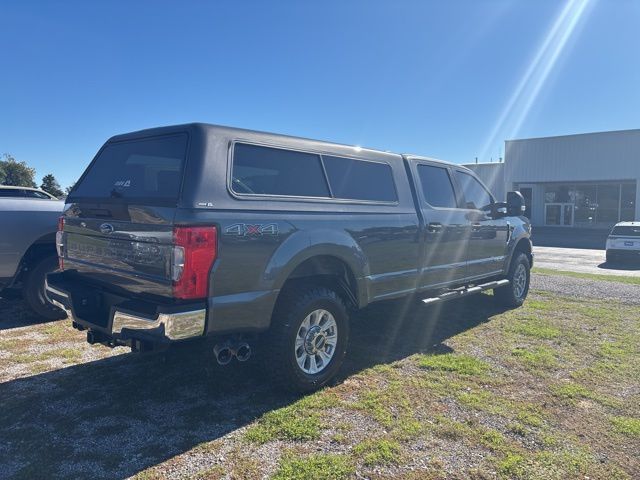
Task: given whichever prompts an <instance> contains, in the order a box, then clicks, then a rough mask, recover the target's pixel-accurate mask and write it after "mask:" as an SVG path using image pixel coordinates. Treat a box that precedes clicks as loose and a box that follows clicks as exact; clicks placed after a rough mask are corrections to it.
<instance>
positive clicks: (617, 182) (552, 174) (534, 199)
mask: <svg viewBox="0 0 640 480" xmlns="http://www.w3.org/2000/svg"><path fill="white" fill-rule="evenodd" d="M466 166H467V167H469V168H471V169H473V170H475V171H476V173H477V174H478V176H479V177H480V178H482V179H483V181H484V182H485V183H486V184H487V185H488V186H489V187H490V188H491V189H492V190H493V191H494V193H495V195H496V197H497V198H504V196H505V192H506V191H509V190H520V192H522V194H523V195H524V197H525V200H526V202H527V216H529V218H530V219H531V223H532V224H533V225H536V226H561V227H574V226H575V227H585V228H610V227H611V226H612V225H613V224H615V223H617V222H619V221H622V220H639V219H640V189H639V188H638V184H640V129H638V130H621V131H614V132H598V133H586V134H579V135H564V136H559V137H544V138H528V139H522V140H507V141H506V142H505V160H504V163H483V164H469V165H466Z"/></svg>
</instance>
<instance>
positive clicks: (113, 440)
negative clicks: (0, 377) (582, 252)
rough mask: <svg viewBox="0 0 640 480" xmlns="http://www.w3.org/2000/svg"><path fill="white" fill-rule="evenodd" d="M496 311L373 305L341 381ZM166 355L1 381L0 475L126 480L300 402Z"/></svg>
mask: <svg viewBox="0 0 640 480" xmlns="http://www.w3.org/2000/svg"><path fill="white" fill-rule="evenodd" d="M502 311H503V310H501V309H497V308H496V307H495V306H494V302H493V299H492V298H491V297H489V296H486V295H480V296H478V297H476V298H475V299H472V300H467V301H463V302H458V303H456V302H453V303H451V304H448V305H446V306H444V307H440V308H437V307H435V306H432V307H429V308H426V307H422V306H421V305H418V304H417V303H416V302H386V303H383V304H380V305H375V306H371V307H369V308H367V309H366V310H365V311H363V312H360V313H359V314H358V315H357V316H356V318H355V319H354V323H353V328H352V335H351V345H350V350H349V354H348V356H347V359H346V362H345V366H344V368H343V371H342V374H341V379H344V378H346V377H348V376H349V375H352V374H354V373H356V372H358V371H361V370H362V369H365V368H368V367H371V366H374V365H377V364H381V363H387V362H392V361H394V360H398V359H401V358H405V357H406V356H408V355H411V354H413V353H417V352H423V353H424V352H439V351H443V350H446V349H447V348H448V347H446V346H444V345H443V343H442V342H444V341H445V340H446V339H448V338H450V337H452V336H454V335H456V334H458V333H460V332H463V331H465V330H467V329H470V328H473V327H475V326H477V325H479V324H481V323H483V322H486V321H488V320H489V319H490V318H491V317H492V316H493V315H495V314H498V313H500V312H502ZM185 350H188V349H185ZM167 358H168V360H166V361H163V357H162V356H160V355H121V356H117V357H112V358H109V359H105V360H100V361H95V362H91V363H85V364H81V365H76V366H73V367H68V368H64V369H61V370H57V371H52V372H47V373H43V374H39V375H34V376H32V377H28V378H22V379H17V380H13V381H10V382H6V383H4V384H0V478H25V479H26V478H29V479H31V478H60V477H62V478H86V477H91V478H126V477H128V476H131V475H134V474H136V473H137V472H140V471H142V470H144V469H146V468H149V467H151V466H153V465H155V464H158V463H160V462H163V461H165V460H167V459H170V458H172V457H174V456H176V455H179V454H181V453H184V452H186V451H188V450H190V449H192V448H193V447H195V446H196V445H199V444H201V443H203V442H210V441H212V440H215V439H218V438H220V437H222V436H223V435H225V434H227V433H229V432H232V431H234V430H237V429H238V428H241V427H243V426H245V425H247V424H249V423H250V422H252V421H253V420H254V419H256V418H257V417H259V416H261V415H263V414H264V413H266V412H269V411H271V410H274V409H278V408H280V407H283V406H286V405H289V404H291V403H292V402H294V401H296V400H297V399H298V398H300V397H299V396H296V395H291V394H283V393H280V392H277V391H274V390H273V389H272V388H271V387H270V386H269V383H268V381H267V380H265V376H264V374H263V372H262V371H261V370H260V369H259V368H256V367H257V366H258V365H257V364H258V363H259V359H258V358H256V359H254V360H252V361H251V362H249V363H248V364H246V365H237V364H236V365H233V366H230V367H226V368H218V367H213V366H212V365H211V364H209V365H210V366H209V368H207V369H204V368H203V367H202V363H203V362H211V360H212V357H210V356H209V355H208V353H207V352H206V351H205V350H204V349H201V348H200V349H196V348H195V347H192V348H191V351H179V352H175V353H174V354H172V355H169V356H168V357H167ZM203 468H204V466H203Z"/></svg>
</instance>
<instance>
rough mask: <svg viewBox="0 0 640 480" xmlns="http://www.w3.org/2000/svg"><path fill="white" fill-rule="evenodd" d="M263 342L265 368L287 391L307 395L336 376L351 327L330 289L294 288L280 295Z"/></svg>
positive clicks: (339, 302) (339, 299) (343, 310)
mask: <svg viewBox="0 0 640 480" xmlns="http://www.w3.org/2000/svg"><path fill="white" fill-rule="evenodd" d="M282 295H283V296H282V298H280V299H279V300H278V305H277V306H276V310H275V313H274V316H273V319H272V325H271V330H270V331H269V333H268V335H267V339H266V350H267V351H266V352H265V353H266V358H267V361H266V363H265V367H266V368H267V369H268V370H269V373H270V375H271V376H272V377H273V379H274V380H275V382H276V383H277V384H278V385H279V386H280V387H283V388H285V389H287V390H294V391H298V392H309V391H312V390H316V389H318V388H321V387H322V386H324V385H326V384H327V383H328V382H329V381H330V380H331V379H332V378H333V377H334V376H335V375H336V373H337V372H338V370H339V369H340V366H341V365H342V362H343V360H344V356H345V353H346V349H347V343H348V339H349V322H348V314H347V309H346V307H345V305H344V302H343V301H342V299H341V298H340V296H339V295H338V294H337V293H336V292H335V291H333V290H331V289H330V288H326V287H320V286H309V287H302V288H292V289H290V290H289V291H287V292H284V293H283V294H282Z"/></svg>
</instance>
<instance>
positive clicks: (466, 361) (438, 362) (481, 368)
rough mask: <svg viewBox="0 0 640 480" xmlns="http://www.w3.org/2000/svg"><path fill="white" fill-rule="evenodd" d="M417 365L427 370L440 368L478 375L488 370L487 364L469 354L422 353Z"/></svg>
mask: <svg viewBox="0 0 640 480" xmlns="http://www.w3.org/2000/svg"><path fill="white" fill-rule="evenodd" d="M418 365H419V366H420V367H422V368H425V369H427V370H442V371H445V372H455V373H458V374H460V375H479V374H482V373H485V372H486V371H488V370H489V365H488V364H487V363H485V362H483V361H482V360H479V359H477V358H475V357H472V356H469V355H455V354H451V353H448V354H444V355H422V356H420V357H419V358H418Z"/></svg>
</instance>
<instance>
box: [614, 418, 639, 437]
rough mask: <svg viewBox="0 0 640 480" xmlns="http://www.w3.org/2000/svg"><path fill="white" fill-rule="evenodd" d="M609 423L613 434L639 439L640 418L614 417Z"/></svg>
mask: <svg viewBox="0 0 640 480" xmlns="http://www.w3.org/2000/svg"><path fill="white" fill-rule="evenodd" d="M611 423H612V424H613V429H614V431H615V432H617V433H622V434H624V435H628V436H629V437H637V438H640V418H633V417H614V418H612V419H611Z"/></svg>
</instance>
